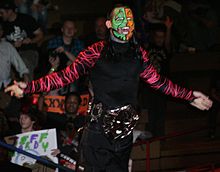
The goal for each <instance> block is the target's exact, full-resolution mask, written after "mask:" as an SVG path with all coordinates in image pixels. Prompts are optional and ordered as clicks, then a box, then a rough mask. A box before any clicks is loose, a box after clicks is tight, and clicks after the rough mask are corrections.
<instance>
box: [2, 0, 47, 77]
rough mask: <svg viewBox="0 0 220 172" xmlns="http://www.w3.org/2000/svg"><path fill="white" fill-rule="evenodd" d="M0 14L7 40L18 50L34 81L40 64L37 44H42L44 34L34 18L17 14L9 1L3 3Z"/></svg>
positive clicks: (13, 5)
mask: <svg viewBox="0 0 220 172" xmlns="http://www.w3.org/2000/svg"><path fill="white" fill-rule="evenodd" d="M0 13H1V15H2V18H3V21H4V23H3V28H4V35H5V38H6V39H7V40H8V41H9V42H11V43H12V44H13V45H14V46H15V47H16V48H17V50H18V52H19V54H20V56H21V58H22V59H23V61H24V63H25V64H26V66H27V68H28V69H29V74H30V79H33V76H34V69H35V67H36V66H37V63H38V52H37V44H40V42H41V40H42V38H43V32H42V31H41V29H40V27H39V25H38V24H37V22H36V21H35V20H34V18H33V17H31V16H29V15H26V14H21V13H17V12H16V6H15V4H14V3H13V2H11V1H9V0H8V1H6V0H3V1H1V3H0Z"/></svg>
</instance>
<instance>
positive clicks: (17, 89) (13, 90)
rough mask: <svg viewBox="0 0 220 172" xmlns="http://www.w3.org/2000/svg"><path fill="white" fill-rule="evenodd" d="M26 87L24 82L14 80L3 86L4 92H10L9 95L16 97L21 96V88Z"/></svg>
mask: <svg viewBox="0 0 220 172" xmlns="http://www.w3.org/2000/svg"><path fill="white" fill-rule="evenodd" d="M26 87H27V84H26V83H24V82H17V81H14V84H13V85H11V86H8V87H6V88H5V92H10V94H11V96H15V97H17V98H22V97H23V89H24V88H26Z"/></svg>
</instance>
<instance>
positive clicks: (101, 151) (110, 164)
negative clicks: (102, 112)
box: [80, 122, 133, 172]
mask: <svg viewBox="0 0 220 172" xmlns="http://www.w3.org/2000/svg"><path fill="white" fill-rule="evenodd" d="M132 136H133V135H132V134H130V135H129V136H127V137H125V138H123V139H119V140H109V139H108V138H107V136H106V135H105V134H103V131H102V127H101V126H100V124H98V123H96V122H93V123H90V124H89V125H88V127H87V128H86V129H85V131H84V133H83V136H82V139H81V145H80V146H81V148H80V151H81V155H80V156H81V157H80V164H83V165H84V167H85V172H128V161H129V157H130V153H131V148H132Z"/></svg>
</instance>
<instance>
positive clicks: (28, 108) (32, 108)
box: [20, 97, 41, 130]
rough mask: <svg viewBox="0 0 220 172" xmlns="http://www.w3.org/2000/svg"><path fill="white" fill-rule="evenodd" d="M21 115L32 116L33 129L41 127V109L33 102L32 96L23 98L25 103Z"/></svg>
mask: <svg viewBox="0 0 220 172" xmlns="http://www.w3.org/2000/svg"><path fill="white" fill-rule="evenodd" d="M20 115H27V116H29V117H30V118H31V121H34V122H35V123H34V125H33V129H34V130H39V129H40V128H41V127H40V119H39V116H40V115H41V114H40V111H39V110H38V107H37V105H35V104H33V99H32V98H31V97H28V98H26V99H24V100H23V103H22V105H21V111H20Z"/></svg>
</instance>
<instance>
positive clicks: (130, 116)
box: [90, 103, 139, 140]
mask: <svg viewBox="0 0 220 172" xmlns="http://www.w3.org/2000/svg"><path fill="white" fill-rule="evenodd" d="M90 114H91V121H97V122H101V125H102V128H103V131H104V133H105V134H106V135H107V136H108V137H109V138H110V139H114V140H115V139H120V138H124V137H126V136H128V135H130V134H131V133H132V131H133V129H134V127H135V126H136V124H137V121H138V119H139V115H138V114H137V112H136V110H135V108H134V107H133V106H131V105H126V106H122V107H118V108H115V109H107V110H106V109H105V108H103V105H102V104H101V103H98V104H94V105H93V106H92V108H91V110H90Z"/></svg>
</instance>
